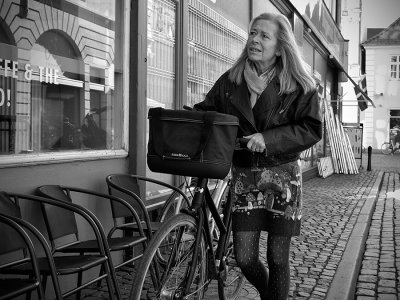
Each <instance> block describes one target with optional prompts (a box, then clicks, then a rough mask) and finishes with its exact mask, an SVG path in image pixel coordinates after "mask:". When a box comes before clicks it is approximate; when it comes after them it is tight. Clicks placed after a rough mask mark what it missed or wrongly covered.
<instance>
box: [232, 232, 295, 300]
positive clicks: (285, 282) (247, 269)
mask: <svg viewBox="0 0 400 300" xmlns="http://www.w3.org/2000/svg"><path fill="white" fill-rule="evenodd" d="M290 239H291V238H290V237H286V236H277V235H268V243H267V262H268V269H269V276H268V271H267V269H266V268H265V266H264V264H263V263H262V262H261V260H260V257H259V241H260V232H259V231H234V232H233V243H234V249H235V256H236V261H237V263H238V265H239V267H240V268H241V270H242V272H243V274H244V275H245V277H246V278H247V280H248V281H249V282H250V283H251V284H252V285H254V287H255V288H256V289H257V290H258V292H259V293H260V297H261V300H267V299H268V300H286V299H287V296H288V293H289V285H290V269H289V248H290Z"/></svg>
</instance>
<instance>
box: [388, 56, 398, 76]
mask: <svg viewBox="0 0 400 300" xmlns="http://www.w3.org/2000/svg"><path fill="white" fill-rule="evenodd" d="M390 79H391V80H392V79H394V80H400V55H392V56H391V58H390Z"/></svg>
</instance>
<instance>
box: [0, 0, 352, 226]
mask: <svg viewBox="0 0 400 300" xmlns="http://www.w3.org/2000/svg"><path fill="white" fill-rule="evenodd" d="M340 7H341V1H340V0H331V1H322V0H310V1H304V0H294V1H287V0H270V1H268V0H252V1H230V0H188V1H184V0H147V1H146V0H121V1H120V0H53V1H42V0H35V1H20V0H0V190H5V191H10V192H20V193H34V192H35V189H36V188H37V187H38V186H40V185H43V184H64V185H70V186H78V187H82V188H87V189H92V190H96V191H102V192H107V189H106V184H105V178H106V176H107V175H109V174H112V173H134V174H139V175H145V176H149V177H153V178H157V179H161V180H164V181H165V182H169V183H176V182H177V181H178V180H179V179H178V178H176V177H175V176H171V175H165V174H154V173H152V172H151V171H150V170H148V168H147V166H146V147H147V140H148V126H147V112H148V109H149V108H150V107H156V106H161V107H165V108H174V109H181V108H182V107H183V105H193V104H194V103H196V102H198V101H201V100H202V99H203V97H204V95H205V93H207V91H208V90H209V89H210V88H211V86H212V85H213V83H214V82H215V80H216V79H217V78H218V77H219V76H220V75H221V74H222V73H223V72H225V71H226V70H227V69H228V68H229V67H230V66H231V65H232V64H233V62H234V61H235V59H236V58H237V57H238V56H239V54H240V53H241V51H242V49H243V47H244V45H245V42H246V39H247V29H248V28H247V26H248V24H249V22H250V20H251V19H252V18H253V17H255V16H257V15H258V14H260V13H262V12H271V11H272V12H280V13H283V14H285V15H286V16H287V17H288V18H289V20H290V21H291V23H292V26H293V30H294V33H295V36H296V40H297V42H298V44H299V46H300V48H301V50H302V53H303V56H304V58H305V61H306V63H307V67H308V69H309V70H310V72H312V74H313V75H314V77H315V79H316V80H317V82H319V84H320V85H321V86H323V87H324V95H323V97H325V98H326V99H328V101H331V100H334V99H336V98H337V96H338V94H339V83H340V81H341V79H342V76H341V71H343V70H347V61H346V51H347V49H346V47H347V46H346V41H345V40H344V38H343V36H342V35H341V32H340V30H339V28H340V27H339V25H338V24H340V13H338V12H340V11H341V9H340ZM332 105H333V106H334V109H335V110H337V107H336V104H335V103H334V101H333V102H332ZM327 155H329V145H327V140H326V138H325V135H324V138H323V140H322V141H321V142H319V143H318V144H317V145H315V146H314V147H312V149H309V150H308V151H305V152H304V153H303V155H302V164H303V169H304V174H305V175H306V176H305V177H307V176H315V175H316V174H317V168H316V159H317V158H318V157H322V156H327ZM141 188H142V192H143V198H145V201H146V204H147V205H148V206H149V208H157V207H158V206H159V205H160V197H159V195H160V193H162V191H157V190H155V189H154V187H152V186H150V185H149V186H142V187H141ZM82 204H85V199H82ZM108 205H109V204H108V203H98V204H96V205H94V206H92V207H89V208H90V209H92V210H93V211H94V212H95V213H96V215H98V216H99V219H100V220H101V221H102V222H103V224H104V226H105V228H107V226H110V225H111V220H110V219H109V218H107V216H108V212H109V206H108ZM23 213H24V215H25V217H26V218H27V219H29V220H32V221H33V223H35V224H36V225H38V226H39V227H43V221H42V220H41V217H40V215H41V212H40V209H39V208H38V207H23Z"/></svg>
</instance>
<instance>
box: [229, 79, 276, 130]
mask: <svg viewBox="0 0 400 300" xmlns="http://www.w3.org/2000/svg"><path fill="white" fill-rule="evenodd" d="M278 91H279V79H278V77H277V76H275V77H274V78H273V79H272V81H271V82H270V84H269V85H268V87H267V88H266V89H265V90H264V91H263V92H262V94H261V95H260V98H264V97H267V95H268V98H270V99H269V101H257V102H256V105H255V108H256V109H257V110H261V111H265V110H267V109H271V108H272V107H271V105H275V103H276V100H277V99H276V97H279V95H278ZM231 103H232V105H234V106H235V107H236V108H237V109H238V110H239V111H240V112H241V114H242V115H243V116H244V117H245V119H246V120H247V121H248V122H249V123H250V124H251V125H252V126H253V127H254V130H255V131H257V127H256V122H255V119H254V114H253V110H252V108H251V104H250V93H249V90H248V88H247V84H246V81H244V80H243V82H242V83H241V84H240V85H239V86H237V88H236V89H234V90H233V93H232V98H231Z"/></svg>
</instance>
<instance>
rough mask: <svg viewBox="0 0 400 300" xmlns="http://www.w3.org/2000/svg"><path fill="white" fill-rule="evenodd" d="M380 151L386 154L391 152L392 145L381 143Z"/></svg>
mask: <svg viewBox="0 0 400 300" xmlns="http://www.w3.org/2000/svg"><path fill="white" fill-rule="evenodd" d="M381 151H382V153H383V154H386V155H387V154H390V153H392V145H391V144H390V143H388V142H385V143H383V144H382V146H381Z"/></svg>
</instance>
